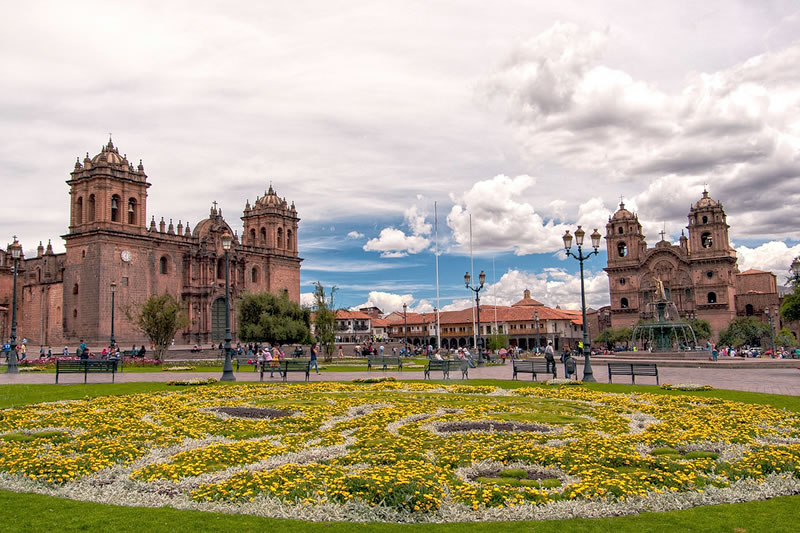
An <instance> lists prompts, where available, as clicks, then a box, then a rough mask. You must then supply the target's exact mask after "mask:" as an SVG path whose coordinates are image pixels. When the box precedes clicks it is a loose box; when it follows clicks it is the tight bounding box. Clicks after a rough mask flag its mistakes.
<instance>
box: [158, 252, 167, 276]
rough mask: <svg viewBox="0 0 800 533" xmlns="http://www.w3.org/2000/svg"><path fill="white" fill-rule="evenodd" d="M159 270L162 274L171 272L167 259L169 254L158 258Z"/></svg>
mask: <svg viewBox="0 0 800 533" xmlns="http://www.w3.org/2000/svg"><path fill="white" fill-rule="evenodd" d="M158 271H159V272H161V273H162V274H167V273H169V261H168V260H167V256H165V255H162V256H161V259H159V260H158Z"/></svg>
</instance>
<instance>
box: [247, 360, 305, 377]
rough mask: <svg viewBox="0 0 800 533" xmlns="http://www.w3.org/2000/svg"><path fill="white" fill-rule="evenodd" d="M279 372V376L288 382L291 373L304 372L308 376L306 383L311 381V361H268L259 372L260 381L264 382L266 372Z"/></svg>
mask: <svg viewBox="0 0 800 533" xmlns="http://www.w3.org/2000/svg"><path fill="white" fill-rule="evenodd" d="M276 370H277V371H278V374H280V375H281V377H283V381H286V379H287V377H288V374H289V372H303V373H305V375H306V381H308V380H309V374H310V371H311V360H309V359H282V360H279V361H267V362H266V363H265V364H264V365H263V366H262V367H261V370H260V371H259V374H258V377H259V381H264V372H267V371H272V372H274V371H276Z"/></svg>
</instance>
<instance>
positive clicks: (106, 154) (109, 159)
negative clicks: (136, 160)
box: [92, 138, 128, 166]
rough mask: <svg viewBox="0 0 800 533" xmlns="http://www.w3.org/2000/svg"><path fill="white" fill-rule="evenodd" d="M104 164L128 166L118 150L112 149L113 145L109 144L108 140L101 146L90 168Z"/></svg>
mask: <svg viewBox="0 0 800 533" xmlns="http://www.w3.org/2000/svg"><path fill="white" fill-rule="evenodd" d="M104 163H105V164H108V165H125V166H128V162H127V160H126V159H125V158H124V157H122V156H121V155H119V148H115V147H114V143H113V142H111V139H110V138H109V139H108V144H107V145H105V146H103V148H102V149H101V151H100V153H99V154H97V155H96V156H94V157H93V158H92V166H98V165H102V164H104Z"/></svg>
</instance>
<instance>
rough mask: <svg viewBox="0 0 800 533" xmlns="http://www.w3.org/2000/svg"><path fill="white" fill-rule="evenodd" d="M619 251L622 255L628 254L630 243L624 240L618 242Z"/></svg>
mask: <svg viewBox="0 0 800 533" xmlns="http://www.w3.org/2000/svg"><path fill="white" fill-rule="evenodd" d="M617 253H618V254H619V256H620V257H625V256H626V255H628V245H627V244H625V243H624V242H621V243H619V244H617Z"/></svg>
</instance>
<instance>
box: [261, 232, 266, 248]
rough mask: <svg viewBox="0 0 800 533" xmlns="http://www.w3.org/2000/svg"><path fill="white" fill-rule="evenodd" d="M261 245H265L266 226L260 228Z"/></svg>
mask: <svg viewBox="0 0 800 533" xmlns="http://www.w3.org/2000/svg"><path fill="white" fill-rule="evenodd" d="M261 245H262V246H266V245H267V228H261Z"/></svg>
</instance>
